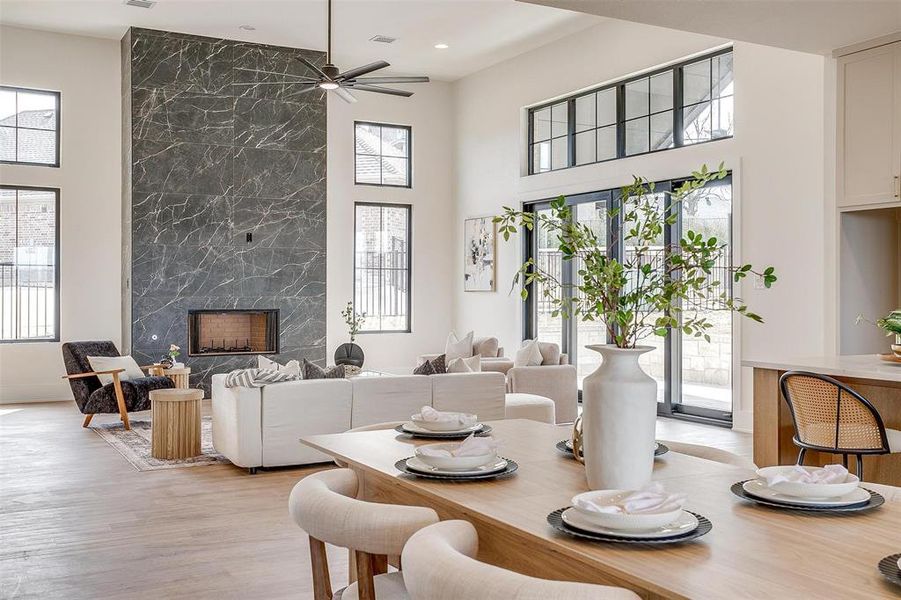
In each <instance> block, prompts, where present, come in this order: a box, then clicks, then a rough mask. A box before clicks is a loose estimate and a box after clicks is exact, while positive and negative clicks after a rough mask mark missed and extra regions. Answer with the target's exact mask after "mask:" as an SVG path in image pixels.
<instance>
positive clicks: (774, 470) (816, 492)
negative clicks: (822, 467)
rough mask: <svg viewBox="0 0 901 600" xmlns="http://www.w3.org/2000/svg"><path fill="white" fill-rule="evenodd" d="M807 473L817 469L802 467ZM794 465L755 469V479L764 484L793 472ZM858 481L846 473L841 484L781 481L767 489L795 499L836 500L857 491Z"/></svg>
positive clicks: (855, 477)
mask: <svg viewBox="0 0 901 600" xmlns="http://www.w3.org/2000/svg"><path fill="white" fill-rule="evenodd" d="M804 468H805V469H807V470H808V471H812V470H814V469H817V468H819V467H804ZM794 469H795V465H789V466H784V465H783V466H777V467H764V468H763V469H757V477H758V478H760V479H762V480H763V481H764V482H766V480H767V478H769V477H773V476H775V475H778V474H779V473H782V472H785V471H793V470H794ZM858 484H860V479H858V478H857V476H856V475H852V474H851V473H848V476H847V477H846V478H845V480H844V481H843V482H841V483H801V482H798V481H782V482H779V483H776V484H773V485H767V487H768V488H769V489H771V490H773V491H775V492H779V493H780V494H785V495H786V496H794V497H796V498H836V497H838V496H844V495H846V494H850V493H851V492H853V491H854V490H856V489H857V486H858Z"/></svg>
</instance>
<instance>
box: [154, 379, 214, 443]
mask: <svg viewBox="0 0 901 600" xmlns="http://www.w3.org/2000/svg"><path fill="white" fill-rule="evenodd" d="M202 400H203V390H197V389H180V388H174V389H167V390H153V391H152V392H150V404H151V410H152V417H153V421H152V423H151V425H150V434H151V450H150V454H151V455H152V456H153V458H162V459H170V460H171V459H183V458H191V457H193V456H199V455H200V454H201V451H200V419H201V410H200V407H201V401H202Z"/></svg>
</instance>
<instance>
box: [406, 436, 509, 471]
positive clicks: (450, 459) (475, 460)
mask: <svg viewBox="0 0 901 600" xmlns="http://www.w3.org/2000/svg"><path fill="white" fill-rule="evenodd" d="M459 446H460V442H454V443H447V444H427V445H425V446H419V447H418V448H416V458H418V459H419V460H421V461H422V462H424V463H425V464H427V465H429V466H430V467H435V468H436V469H442V470H447V471H469V470H471V469H475V468H478V467H481V466H482V465H487V464H491V463H493V462H497V451H496V450H492V451H490V452H486V453H485V454H479V455H478V456H426V455H425V454H423V453H422V449H423V448H433V449H435V450H447V451H448V452H450V451H452V450H455V449H456V448H458V447H459Z"/></svg>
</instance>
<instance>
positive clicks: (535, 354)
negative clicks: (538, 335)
mask: <svg viewBox="0 0 901 600" xmlns="http://www.w3.org/2000/svg"><path fill="white" fill-rule="evenodd" d="M542 360H543V358H542V356H541V350H540V348H539V346H538V340H526V341H524V342H523V343H522V347H521V348H520V349H519V350H517V351H516V356H515V357H514V359H513V366H515V367H537V366H538V365H540V364H541V363H542Z"/></svg>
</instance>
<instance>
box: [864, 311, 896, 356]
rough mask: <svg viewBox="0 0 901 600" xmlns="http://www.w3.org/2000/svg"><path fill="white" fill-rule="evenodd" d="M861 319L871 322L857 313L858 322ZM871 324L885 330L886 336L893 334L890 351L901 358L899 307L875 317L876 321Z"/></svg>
mask: <svg viewBox="0 0 901 600" xmlns="http://www.w3.org/2000/svg"><path fill="white" fill-rule="evenodd" d="M861 321H867V322H869V323H873V322H872V321H870V320H869V319H867V318H866V317H864V316H863V315H857V322H858V323H860V322H861ZM873 324H874V325H876V327H879V328H880V329H882V330H883V331H885V335H886V336H888V337H891V336H895V343H894V344H892V353H894V355H895V356H896V357H898V358H901V308H899V309H895V310H893V311H892V312H890V313H889V314H887V315H886V316H884V317H882V318H881V319H876V322H875V323H873Z"/></svg>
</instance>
